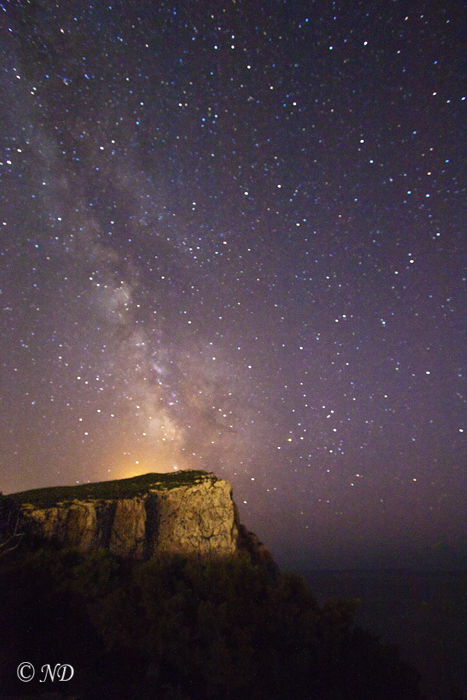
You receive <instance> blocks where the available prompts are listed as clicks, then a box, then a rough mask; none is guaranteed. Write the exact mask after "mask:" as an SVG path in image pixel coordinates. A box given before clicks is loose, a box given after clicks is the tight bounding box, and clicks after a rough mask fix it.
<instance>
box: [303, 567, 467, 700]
mask: <svg viewBox="0 0 467 700" xmlns="http://www.w3.org/2000/svg"><path fill="white" fill-rule="evenodd" d="M300 573H301V574H302V575H303V576H305V578H306V580H307V582H308V585H309V586H310V588H311V590H312V591H313V593H314V594H315V596H316V598H317V599H318V601H319V602H320V603H322V602H323V601H324V600H326V599H331V600H337V599H339V598H347V599H348V598H351V599H358V600H359V601H360V603H359V605H358V610H357V615H356V620H355V623H356V624H358V625H359V626H361V627H364V628H366V629H368V630H370V631H371V632H373V633H374V634H375V635H377V636H378V637H380V638H381V640H382V641H383V642H388V643H391V644H397V645H398V646H399V647H400V649H401V652H402V656H403V658H404V659H406V660H407V661H409V662H411V663H412V664H413V665H414V666H416V668H417V669H418V670H419V671H420V673H421V676H422V690H423V692H424V693H425V695H426V697H427V700H467V571H465V570H463V571H413V570H405V569H389V570H359V569H350V570H332V571H314V570H309V569H308V570H305V571H301V572H300Z"/></svg>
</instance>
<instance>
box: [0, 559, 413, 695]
mask: <svg viewBox="0 0 467 700" xmlns="http://www.w3.org/2000/svg"><path fill="white" fill-rule="evenodd" d="M0 586H1V596H0V621H1V638H2V643H1V645H0V688H1V692H3V694H4V695H3V696H8V695H11V696H19V695H22V696H27V695H28V694H29V695H31V696H33V695H34V694H37V693H39V692H41V693H45V692H47V691H48V692H51V691H54V692H59V693H60V697H65V696H67V695H69V696H70V697H71V698H74V699H75V700H94V699H96V700H97V698H99V700H101V699H102V698H105V699H106V700H113V699H115V700H117V699H118V700H125V699H126V698H128V699H129V698H132V699H133V698H134V699H135V700H136V699H138V700H145V699H147V700H149V699H151V700H209V699H211V698H212V699H213V700H223V699H224V698H225V699H226V700H227V699H229V700H276V699H277V700H305V699H307V700H308V699H310V700H311V699H316V700H318V699H321V700H344V699H345V700H350V699H352V700H353V699H355V700H365V699H366V698H368V700H383V699H384V700H394V699H395V698H397V699H398V700H405V699H409V698H410V699H411V700H412V699H415V698H420V697H421V695H420V694H419V690H418V676H417V672H416V671H415V670H414V669H413V668H411V667H410V666H408V665H406V664H405V663H404V662H403V661H401V658H400V656H399V652H398V649H397V648H395V647H390V646H385V645H383V644H382V643H380V642H379V641H378V639H376V638H375V637H373V636H372V635H371V634H369V633H368V632H365V631H363V630H361V629H358V628H354V626H353V624H352V620H353V614H354V609H355V605H354V604H353V603H352V602H344V601H339V602H329V603H324V604H323V605H322V606H319V605H318V604H317V602H316V600H315V598H314V596H313V594H312V593H311V591H310V590H309V589H308V587H307V585H306V583H305V580H304V579H303V578H302V577H300V576H297V575H294V574H282V575H281V576H280V577H279V578H278V579H277V580H276V581H271V580H270V578H268V576H267V574H266V573H265V572H264V571H262V570H261V569H259V568H257V567H254V566H252V564H251V562H250V561H249V560H248V558H243V559H242V558H238V559H231V560H228V561H217V562H216V561H204V562H201V561H196V560H190V559H187V558H184V557H174V558H172V559H171V560H170V561H163V560H150V561H147V562H139V563H137V562H133V563H130V562H127V561H120V560H118V559H116V558H115V557H114V556H112V555H110V554H109V553H108V552H106V551H104V550H102V551H97V552H95V553H93V554H91V555H87V556H83V555H80V554H78V553H76V552H73V551H65V550H63V549H62V550H60V549H56V550H54V549H52V548H49V549H37V548H36V549H35V550H34V549H29V551H27V550H26V548H25V547H23V548H22V551H21V548H18V549H16V550H15V551H14V552H10V553H9V554H8V555H5V556H3V557H2V558H1V559H0ZM25 661H27V662H29V663H31V664H32V665H33V667H34V668H35V669H36V676H35V678H34V679H33V680H32V681H30V682H29V683H21V682H20V681H19V680H18V678H17V675H16V674H17V668H18V665H19V664H20V663H22V662H25ZM64 663H67V664H70V665H71V666H72V667H73V669H74V676H73V678H72V679H71V680H69V681H67V682H63V681H62V682H59V681H58V679H57V678H55V680H54V682H52V681H51V680H50V677H48V679H47V680H46V682H42V683H41V681H40V678H41V677H42V676H41V674H40V673H39V671H40V669H41V667H42V666H43V665H45V664H50V666H51V667H52V668H53V667H54V666H55V664H64ZM0 696H1V693H0ZM3 696H2V697H3Z"/></svg>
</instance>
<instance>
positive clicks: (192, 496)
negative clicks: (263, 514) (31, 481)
mask: <svg viewBox="0 0 467 700" xmlns="http://www.w3.org/2000/svg"><path fill="white" fill-rule="evenodd" d="M10 499H12V500H14V501H15V502H16V504H18V505H19V506H20V508H21V511H22V514H23V517H24V520H25V523H26V526H27V529H28V531H29V532H30V533H31V534H32V535H33V536H35V537H37V538H39V539H45V540H49V541H55V542H57V543H59V544H62V545H64V546H70V547H75V548H76V549H78V550H79V551H81V552H89V551H91V550H94V549H98V548H100V547H104V548H105V549H109V550H110V551H111V552H113V553H114V554H116V555H118V556H121V557H124V558H131V559H149V558H151V557H153V556H156V555H165V554H184V555H197V556H216V557H223V556H232V555H235V554H237V553H239V552H241V551H245V552H247V553H248V554H249V555H250V557H251V559H252V561H253V563H255V564H260V565H262V566H265V567H266V568H267V569H268V570H270V571H271V572H274V571H275V569H276V568H277V567H276V565H275V564H274V561H273V559H272V556H271V554H270V553H269V551H268V550H267V548H266V547H265V545H263V544H262V543H261V542H259V540H258V538H257V537H256V535H253V533H250V532H248V530H247V529H246V528H245V527H244V526H243V525H241V524H240V522H239V518H238V512H237V508H236V506H235V503H234V501H233V498H232V487H231V485H230V484H229V483H228V482H227V481H224V480H223V479H218V478H217V477H215V476H214V474H211V473H207V472H201V471H183V472H173V473H169V474H145V475H142V476H138V477H133V478H131V479H120V480H118V481H108V482H100V483H97V484H83V485H79V486H68V487H57V488H44V489H38V490H35V491H25V492H22V493H18V494H12V495H11V496H10Z"/></svg>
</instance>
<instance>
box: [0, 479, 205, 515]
mask: <svg viewBox="0 0 467 700" xmlns="http://www.w3.org/2000/svg"><path fill="white" fill-rule="evenodd" d="M205 479H210V480H211V482H215V481H217V477H215V476H214V474H211V473H208V472H204V471H195V470H186V471H179V472H169V473H168V474H157V473H155V474H141V475H140V476H133V477H131V478H129V479H116V480H115V481H99V482H97V483H95V484H77V485H76V486H48V487H45V488H42V489H32V490H30V491H21V492H19V493H12V494H9V496H8V498H11V499H12V500H14V501H16V503H30V504H31V505H34V506H37V507H42V508H48V507H51V506H54V505H56V504H57V503H63V502H64V501H65V502H70V501H74V500H78V501H88V500H94V499H103V500H112V499H118V498H135V497H136V496H142V495H144V494H146V493H147V492H148V491H149V490H150V489H157V490H158V491H167V490H169V489H174V488H178V487H179V486H193V485H195V484H198V483H200V482H201V481H203V480H205Z"/></svg>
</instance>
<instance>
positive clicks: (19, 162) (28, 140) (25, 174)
mask: <svg viewBox="0 0 467 700" xmlns="http://www.w3.org/2000/svg"><path fill="white" fill-rule="evenodd" d="M466 26H467V22H466V17H465V8H463V7H462V3H457V2H449V1H447V2H444V3H441V2H439V3H434V2H428V1H427V2H419V1H417V0H415V1H414V2H411V3H405V2H397V1H395V2H388V1H387V0H379V1H378V0H376V1H372V2H369V1H367V0H360V1H359V2H358V3H357V2H356V3H349V2H343V1H342V2H340V1H339V2H338V1H336V2H331V1H328V2H321V1H319V0H317V1H316V2H311V1H309V2H297V1H293V0H290V1H283V0H271V1H270V2H265V3H258V2H254V1H253V0H251V1H247V0H244V1H241V0H219V1H218V2H215V3H214V2H206V1H204V0H180V1H179V2H171V1H167V2H166V1H165V0H161V1H160V2H157V3H156V2H150V1H149V0H146V1H144V0H134V1H132V2H130V1H128V2H125V1H124V0H120V1H118V2H117V1H114V0H106V1H104V0H96V1H95V2H86V3H85V2H83V1H82V0H70V1H69V2H66V3H65V2H53V1H52V0H30V1H26V0H15V1H13V0H11V1H10V0H2V2H1V3H0V36H1V44H0V48H1V54H0V55H1V65H0V76H1V77H0V89H1V94H2V100H1V101H0V124H1V129H0V140H1V152H0V177H1V186H0V341H1V354H0V358H1V376H0V398H1V419H0V441H1V461H0V489H1V490H2V491H3V492H4V493H10V492H14V491H21V490H25V489H29V488H35V487H41V486H50V485H56V484H74V483H84V482H87V481H101V480H106V479H116V478H123V477H129V476H133V475H136V474H140V473H145V472H149V471H160V472H164V471H173V470H175V469H187V468H195V469H205V470H208V471H214V473H215V474H216V475H217V476H219V477H221V478H225V479H228V480H229V481H230V482H231V483H232V485H233V488H234V498H235V500H236V502H237V504H238V506H239V510H240V515H241V519H242V521H243V522H244V523H245V524H246V525H247V526H248V527H249V528H250V529H252V530H254V531H256V532H257V534H258V535H259V536H260V538H261V539H263V540H264V541H265V542H266V543H267V544H268V546H269V548H270V549H271V550H272V552H273V554H274V556H275V558H276V559H277V561H278V562H279V563H280V564H287V565H290V564H292V565H294V564H295V565H297V566H298V565H309V566H319V567H329V568H330V567H350V566H369V567H371V566H386V565H395V564H397V565H406V564H411V563H413V562H419V563H421V564H424V563H425V564H426V563H429V564H430V565H431V564H432V563H434V564H437V565H443V564H444V565H449V566H451V565H454V564H455V565H461V566H462V565H463V566H465V565H467V536H466V532H467V515H466V511H467V509H466V505H467V469H466V466H467V460H466V450H465V439H466V433H467V425H466V348H467V343H466V318H467V295H466V282H467V266H466V262H467V236H466V224H465V222H466V209H467V207H466V203H467V197H466V169H465V163H466V161H465V155H466V129H465V127H466V124H467V118H466V107H467V100H466V97H467V85H466V79H467V58H466V49H465V45H466V44H465V40H466V38H467V32H465V31H464V30H463V29H462V27H466Z"/></svg>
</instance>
